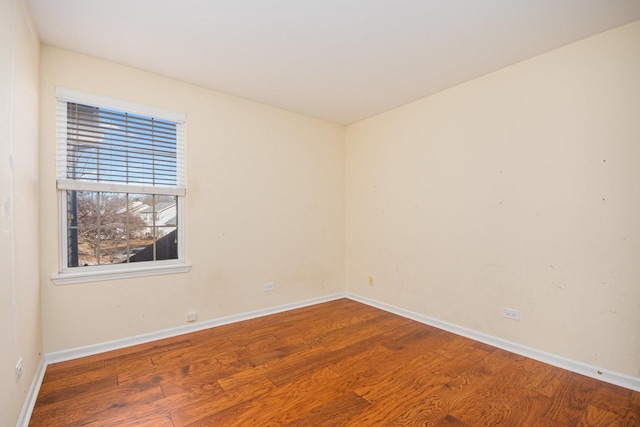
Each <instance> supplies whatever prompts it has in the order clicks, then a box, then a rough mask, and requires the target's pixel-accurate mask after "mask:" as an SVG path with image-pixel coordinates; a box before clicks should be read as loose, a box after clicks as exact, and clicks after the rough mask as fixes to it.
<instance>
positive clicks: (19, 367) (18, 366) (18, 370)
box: [16, 357, 22, 382]
mask: <svg viewBox="0 0 640 427" xmlns="http://www.w3.org/2000/svg"><path fill="white" fill-rule="evenodd" d="M21 375H22V357H21V358H20V359H18V363H16V382H18V381H20V376H21Z"/></svg>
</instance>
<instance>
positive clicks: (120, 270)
mask: <svg viewBox="0 0 640 427" xmlns="http://www.w3.org/2000/svg"><path fill="white" fill-rule="evenodd" d="M189 270H191V264H185V263H183V262H167V263H164V262H163V263H160V262H154V263H153V264H152V265H146V266H137V265H136V266H132V265H131V264H129V265H127V266H124V267H123V266H115V267H114V266H102V267H76V268H73V269H68V270H66V271H63V272H62V273H60V274H56V275H54V276H52V277H51V280H52V281H53V283H54V284H55V285H72V284H75V283H88V282H99V281H102V280H118V279H128V278H130V277H143V276H157V275H162V274H175V273H187V272H188V271H189Z"/></svg>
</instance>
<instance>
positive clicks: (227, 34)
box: [28, 0, 640, 124]
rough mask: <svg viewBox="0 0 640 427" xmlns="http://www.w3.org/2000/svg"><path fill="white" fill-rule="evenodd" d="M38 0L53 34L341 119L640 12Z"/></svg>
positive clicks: (472, 2) (551, 1) (601, 5)
mask: <svg viewBox="0 0 640 427" xmlns="http://www.w3.org/2000/svg"><path fill="white" fill-rule="evenodd" d="M28 3H29V5H30V7H31V11H32V13H33V17H34V20H35V23H36V27H37V29H38V32H39V34H40V38H41V41H42V42H43V43H44V44H47V45H52V46H57V47H61V48H64V49H69V50H72V51H76V52H80V53H84V54H88V55H92V56H96V57H99V58H104V59H107V60H110V61H114V62H118V63H121V64H126V65H130V66H132V67H136V68H140V69H143V70H147V71H151V72H153V73H157V74H160V75H164V76H168V77H172V78H175V79H179V80H183V81H186V82H191V83H194V84H197V85H200V86H203V87H206V88H211V89H215V90H217V91H221V92H225V93H228V94H232V95H236V96H240V97H243V98H248V99H251V100H255V101H258V102H262V103H265V104H269V105H274V106H277V107H281V108H285V109H287V110H291V111H295V112H298V113H301V114H305V115H308V116H313V117H318V118H321V119H325V120H328V121H331V122H335V123H340V124H349V123H353V122H356V121H358V120H361V119H364V118H367V117H370V116H373V115H376V114H378V113H381V112H384V111H387V110H390V109H392V108H394V107H397V106H400V105H403V104H406V103H408V102H411V101H414V100H416V99H419V98H422V97H424V96H427V95H430V94H433V93H435V92H439V91H441V90H443V89H446V88H448V87H451V86H454V85H456V84H459V83H462V82H464V81H467V80H470V79H473V78H475V77H478V76H481V75H483V74H486V73H489V72H491V71H495V70H497V69H500V68H503V67H505V66H507V65H511V64H514V63H516V62H519V61H522V60H524V59H526V58H530V57H532V56H535V55H538V54H540V53H543V52H547V51H549V50H552V49H555V48H558V47H560V46H563V45H566V44H568V43H571V42H574V41H577V40H580V39H582V38H585V37H588V36H590V35H593V34H597V33H599V32H602V31H605V30H608V29H611V28H614V27H617V26H620V25H623V24H626V23H629V22H632V21H636V20H639V19H640V0H28ZM639 48H640V46H639Z"/></svg>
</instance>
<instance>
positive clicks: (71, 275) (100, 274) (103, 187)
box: [51, 87, 191, 285]
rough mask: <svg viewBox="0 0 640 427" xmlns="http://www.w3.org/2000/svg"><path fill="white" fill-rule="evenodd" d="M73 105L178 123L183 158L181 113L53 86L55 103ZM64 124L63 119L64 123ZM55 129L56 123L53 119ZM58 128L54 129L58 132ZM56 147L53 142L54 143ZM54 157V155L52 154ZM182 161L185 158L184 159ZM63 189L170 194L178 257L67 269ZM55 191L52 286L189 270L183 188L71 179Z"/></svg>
mask: <svg viewBox="0 0 640 427" xmlns="http://www.w3.org/2000/svg"><path fill="white" fill-rule="evenodd" d="M60 101H64V102H73V103H86V104H89V105H95V106H99V107H104V108H112V109H116V110H120V111H126V112H130V113H134V114H140V115H145V116H153V117H157V118H162V119H167V120H171V121H175V122H180V123H181V124H182V126H183V129H182V132H183V144H184V145H183V147H182V149H183V155H185V156H186V153H185V151H186V135H184V133H185V132H186V130H185V123H184V122H185V118H186V115H185V114H184V113H178V112H174V111H169V110H164V109H161V108H157V107H151V106H146V105H142V104H135V103H131V102H128V101H122V100H118V99H114V98H108V97H104V96H100V95H94V94H89V93H85V92H79V91H75V90H71V89H66V88H62V87H56V102H60ZM65 122H66V120H65ZM56 127H58V121H57V119H56ZM59 130H60V129H58V131H59ZM65 135H66V127H65ZM56 145H57V142H56ZM56 156H57V154H56ZM185 160H186V159H185ZM178 173H181V174H182V176H183V179H184V180H185V182H186V170H185V169H182V170H180V171H179V172H178ZM66 190H87V191H91V190H94V191H112V192H122V193H136V192H145V193H152V192H153V193H155V194H172V195H175V196H177V215H178V218H179V224H178V228H179V229H180V232H179V233H178V254H179V255H180V258H178V259H173V260H158V261H148V262H143V263H126V264H103V265H97V266H86V267H71V268H70V267H68V266H67V265H66V263H67V261H66V260H67V259H68V248H67V246H66V243H67V242H66V239H65V237H64V236H66V235H67V224H66V220H65V218H66V217H67V211H66V209H67V203H66V197H67V191H66ZM56 191H57V192H58V206H59V209H58V211H59V212H58V215H59V216H58V229H59V236H58V245H59V251H58V254H59V268H58V271H59V273H57V274H54V275H52V276H51V280H52V281H53V283H54V284H55V285H69V284H76V283H88V282H98V281H106V280H118V279H126V278H131V277H143V276H154V275H163V274H175V273H186V272H189V271H190V270H191V264H189V263H187V262H186V261H185V245H184V240H185V231H186V224H185V221H184V218H185V216H184V204H185V194H186V190H185V187H182V186H177V187H175V188H165V187H162V186H156V187H151V186H148V185H130V184H117V183H101V182H95V183H93V182H82V184H80V183H78V182H74V181H71V180H60V179H58V180H56Z"/></svg>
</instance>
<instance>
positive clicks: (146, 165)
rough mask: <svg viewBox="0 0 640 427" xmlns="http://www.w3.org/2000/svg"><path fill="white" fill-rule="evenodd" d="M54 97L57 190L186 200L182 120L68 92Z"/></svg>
mask: <svg viewBox="0 0 640 427" xmlns="http://www.w3.org/2000/svg"><path fill="white" fill-rule="evenodd" d="M57 95H58V108H57V116H58V117H57V126H58V132H57V134H58V144H57V145H58V147H57V149H58V150H57V151H58V153H57V173H58V188H59V189H61V190H93V191H120V192H135V193H146V194H157V193H162V194H171V195H178V196H182V195H184V194H185V176H184V118H183V117H182V116H181V115H180V114H176V113H172V112H164V111H162V110H156V109H151V108H150V109H148V112H149V113H150V114H149V113H147V114H145V113H146V112H145V111H143V112H140V111H131V109H127V108H126V107H127V104H126V103H122V102H119V101H115V100H113V101H112V100H108V99H103V98H100V97H94V96H88V95H84V96H83V94H79V93H73V92H71V91H68V90H58V93H57ZM74 95H75V96H74ZM83 98H84V99H83ZM137 109H138V110H140V108H139V107H138V108H137ZM154 113H159V114H154Z"/></svg>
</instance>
